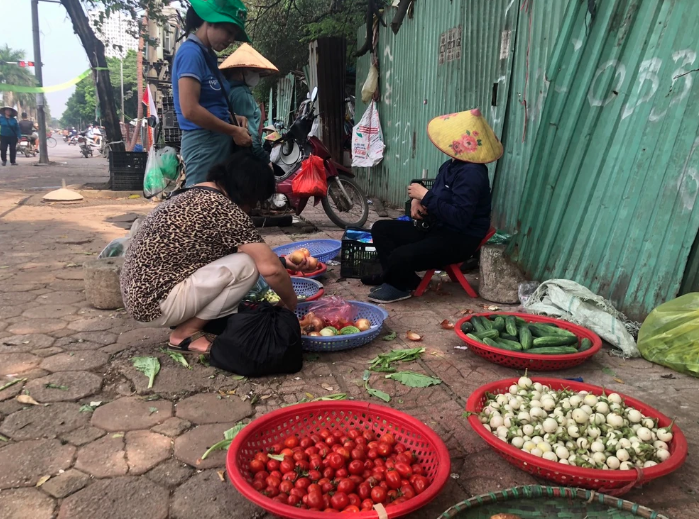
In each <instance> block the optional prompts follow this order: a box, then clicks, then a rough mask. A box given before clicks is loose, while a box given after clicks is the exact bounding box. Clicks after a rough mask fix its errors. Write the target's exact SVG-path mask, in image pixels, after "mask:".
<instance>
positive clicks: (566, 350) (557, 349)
mask: <svg viewBox="0 0 699 519" xmlns="http://www.w3.org/2000/svg"><path fill="white" fill-rule="evenodd" d="M529 353H536V354H537V355H567V354H570V353H578V349H577V348H575V347H573V346H549V347H547V348H534V349H531V350H529Z"/></svg>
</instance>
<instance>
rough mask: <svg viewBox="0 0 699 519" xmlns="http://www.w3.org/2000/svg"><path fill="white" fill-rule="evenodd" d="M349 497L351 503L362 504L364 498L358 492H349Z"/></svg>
mask: <svg viewBox="0 0 699 519" xmlns="http://www.w3.org/2000/svg"><path fill="white" fill-rule="evenodd" d="M347 499H349V502H350V505H354V506H361V504H362V500H361V499H359V496H358V495H357V494H347Z"/></svg>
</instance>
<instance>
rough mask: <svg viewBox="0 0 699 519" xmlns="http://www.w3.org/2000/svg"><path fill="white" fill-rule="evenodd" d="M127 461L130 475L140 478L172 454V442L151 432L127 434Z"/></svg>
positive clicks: (130, 432)
mask: <svg viewBox="0 0 699 519" xmlns="http://www.w3.org/2000/svg"><path fill="white" fill-rule="evenodd" d="M125 439H126V460H127V463H128V465H129V474H130V475H132V476H138V475H141V474H144V473H145V472H148V471H149V470H150V469H152V468H153V467H155V466H156V465H157V464H158V463H160V462H162V461H165V460H166V459H168V458H169V457H170V456H171V454H172V440H171V439H170V438H168V437H167V436H163V435H162V434H156V433H154V432H150V431H129V432H127V433H126V437H125Z"/></svg>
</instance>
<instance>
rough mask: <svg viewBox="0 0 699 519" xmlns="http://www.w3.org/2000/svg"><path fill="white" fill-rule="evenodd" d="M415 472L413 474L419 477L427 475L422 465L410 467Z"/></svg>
mask: <svg viewBox="0 0 699 519" xmlns="http://www.w3.org/2000/svg"><path fill="white" fill-rule="evenodd" d="M410 468H411V469H412V471H413V474H417V475H418V476H424V475H425V469H423V468H422V465H420V464H419V463H416V464H415V465H413V466H412V467H410Z"/></svg>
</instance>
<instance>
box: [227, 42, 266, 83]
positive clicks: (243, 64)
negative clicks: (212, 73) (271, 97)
mask: <svg viewBox="0 0 699 519" xmlns="http://www.w3.org/2000/svg"><path fill="white" fill-rule="evenodd" d="M218 68H219V69H221V70H225V69H228V68H256V69H259V73H260V75H261V76H265V75H268V74H274V73H275V72H279V69H278V68H277V67H275V66H274V65H273V64H272V62H271V61H269V60H268V59H267V58H265V57H264V56H263V55H262V54H260V53H259V52H257V51H256V50H255V49H253V48H252V46H251V45H249V44H247V43H243V44H242V45H241V46H240V47H238V48H237V49H236V50H235V52H234V53H233V54H231V55H230V56H228V57H227V58H226V60H225V61H224V62H223V63H221V65H219V67H218Z"/></svg>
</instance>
